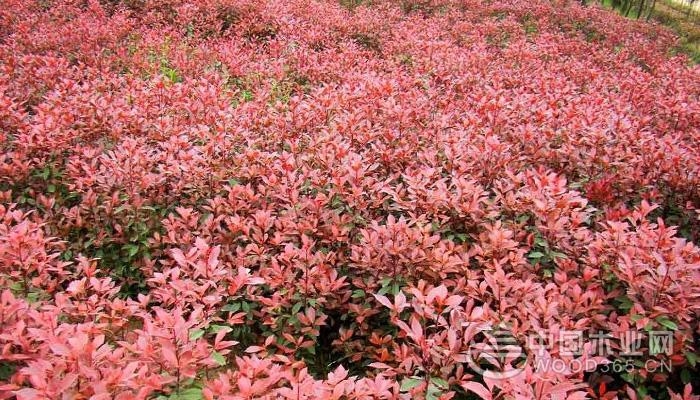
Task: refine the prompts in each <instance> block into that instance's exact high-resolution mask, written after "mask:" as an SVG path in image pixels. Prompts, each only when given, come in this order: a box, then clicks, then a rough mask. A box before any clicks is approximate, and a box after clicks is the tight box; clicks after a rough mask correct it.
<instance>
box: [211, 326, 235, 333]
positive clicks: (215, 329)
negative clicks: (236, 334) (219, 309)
mask: <svg viewBox="0 0 700 400" xmlns="http://www.w3.org/2000/svg"><path fill="white" fill-rule="evenodd" d="M210 329H211V331H212V333H219V332H221V331H224V332H231V331H232V330H233V328H231V327H230V326H227V325H212V326H211V327H210Z"/></svg>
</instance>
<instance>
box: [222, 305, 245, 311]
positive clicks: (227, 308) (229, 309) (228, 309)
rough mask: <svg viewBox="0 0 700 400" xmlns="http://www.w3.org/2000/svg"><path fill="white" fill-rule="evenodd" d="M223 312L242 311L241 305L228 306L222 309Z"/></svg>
mask: <svg viewBox="0 0 700 400" xmlns="http://www.w3.org/2000/svg"><path fill="white" fill-rule="evenodd" d="M221 309H222V310H223V311H228V312H234V313H235V312H238V310H240V309H241V303H231V304H226V305H225V306H223V307H221Z"/></svg>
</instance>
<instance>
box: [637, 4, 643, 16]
mask: <svg viewBox="0 0 700 400" xmlns="http://www.w3.org/2000/svg"><path fill="white" fill-rule="evenodd" d="M642 11H644V0H641V1H640V2H639V8H638V9H637V19H639V17H641V16H642Z"/></svg>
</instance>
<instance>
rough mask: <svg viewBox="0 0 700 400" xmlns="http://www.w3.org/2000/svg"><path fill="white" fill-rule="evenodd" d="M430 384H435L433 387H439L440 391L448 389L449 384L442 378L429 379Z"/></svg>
mask: <svg viewBox="0 0 700 400" xmlns="http://www.w3.org/2000/svg"><path fill="white" fill-rule="evenodd" d="M430 382H431V383H433V384H435V386H437V387H439V388H440V389H445V390H446V389H448V388H449V387H450V384H449V383H447V381H446V380H444V379H442V378H436V377H431V378H430Z"/></svg>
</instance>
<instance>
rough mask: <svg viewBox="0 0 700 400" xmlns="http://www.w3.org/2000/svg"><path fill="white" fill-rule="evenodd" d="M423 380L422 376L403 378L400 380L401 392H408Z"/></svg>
mask: <svg viewBox="0 0 700 400" xmlns="http://www.w3.org/2000/svg"><path fill="white" fill-rule="evenodd" d="M422 382H423V378H419V377H415V376H414V377H410V378H403V380H402V381H401V391H402V392H408V391H409V390H411V389H413V388H414V387H416V386H418V385H420V384H421V383H422Z"/></svg>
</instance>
